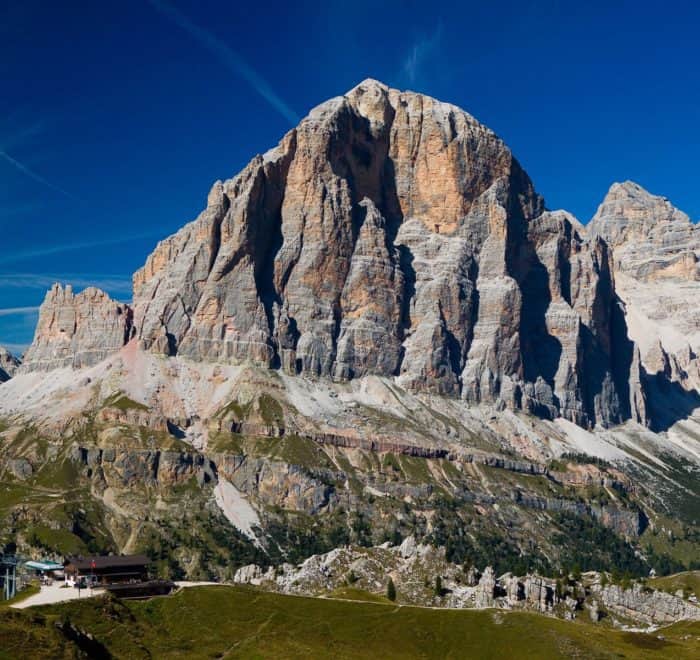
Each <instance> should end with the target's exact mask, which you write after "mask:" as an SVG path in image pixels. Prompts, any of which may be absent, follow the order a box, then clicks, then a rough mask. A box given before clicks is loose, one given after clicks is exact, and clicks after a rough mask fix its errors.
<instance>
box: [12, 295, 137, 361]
mask: <svg viewBox="0 0 700 660" xmlns="http://www.w3.org/2000/svg"><path fill="white" fill-rule="evenodd" d="M131 323H132V312H131V309H130V307H129V306H128V305H125V304H122V303H118V302H116V301H114V300H112V299H111V298H110V297H109V295H107V294H106V293H105V292H104V291H102V290H100V289H97V288H95V287H88V288H87V289H84V290H83V291H81V292H80V293H77V294H76V293H74V292H73V287H72V286H71V285H70V284H68V285H66V286H65V287H63V286H62V285H60V284H58V283H57V284H54V285H53V287H52V288H51V289H49V291H48V292H47V294H46V297H45V299H44V302H43V303H42V305H41V307H40V309H39V321H38V323H37V327H36V331H35V334H34V341H33V342H32V345H31V346H30V347H29V349H28V350H27V352H26V354H25V356H24V362H23V364H22V367H21V371H22V372H26V371H48V370H51V369H58V368H61V367H75V368H80V367H86V366H91V365H93V364H96V363H97V362H100V361H101V360H104V359H105V358H106V357H107V356H109V355H110V354H112V353H114V352H115V351H118V350H119V349H120V348H121V347H122V346H124V344H125V343H126V341H127V340H128V338H129V334H130V332H131V327H132V326H131Z"/></svg>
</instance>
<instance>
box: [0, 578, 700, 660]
mask: <svg viewBox="0 0 700 660" xmlns="http://www.w3.org/2000/svg"><path fill="white" fill-rule="evenodd" d="M66 621H70V622H71V624H72V625H73V626H74V627H75V628H78V629H80V630H81V631H84V632H89V633H92V634H93V635H94V639H95V641H96V642H97V644H98V645H102V647H103V648H104V650H105V651H106V652H107V653H109V654H110V655H111V657H114V658H130V659H131V658H134V659H135V658H146V657H158V658H193V659H196V658H217V657H219V658H220V657H227V658H239V657H240V658H308V657H314V658H326V657H332V658H334V659H335V660H341V659H352V658H380V657H381V658H470V657H473V658H569V657H581V658H583V657H585V658H668V657H673V658H674V659H676V660H681V659H682V658H697V657H698V653H700V624H698V623H694V624H690V623H682V624H677V625H675V626H672V627H670V628H666V629H664V631H663V635H664V637H665V639H663V640H662V639H659V638H658V637H657V636H655V635H643V634H637V633H624V632H619V631H615V630H611V629H610V628H605V627H603V626H600V625H599V626H594V625H593V624H590V623H585V622H584V621H580V622H565V621H560V620H557V619H552V618H549V617H544V616H540V615H537V614H529V613H517V612H502V611H495V610H491V611H454V610H432V609H420V608H414V607H397V606H395V605H394V604H380V603H361V602H358V603H352V602H343V601H333V600H327V599H313V598H297V597H291V596H280V595H278V594H272V593H265V592H261V591H256V590H254V589H251V588H243V587H201V588H191V589H185V590H183V591H181V592H179V593H177V594H175V595H174V596H171V597H166V598H158V599H153V600H151V601H145V602H130V603H126V604H122V603H119V602H115V601H110V600H107V599H97V600H85V601H73V602H70V603H65V604H63V605H60V606H51V607H42V608H34V609H32V610H28V611H23V612H17V611H10V612H8V611H7V610H5V611H0V658H2V659H3V660H4V658H17V657H32V658H62V657H70V653H71V651H72V650H73V649H74V648H75V646H73V645H76V644H79V643H80V642H79V641H78V642H75V641H67V640H66V638H65V635H64V633H62V632H61V631H60V630H59V629H58V628H57V627H56V623H57V622H66ZM94 653H95V651H94V648H93V657H94ZM103 657H109V656H108V655H106V654H105V655H104V656H103Z"/></svg>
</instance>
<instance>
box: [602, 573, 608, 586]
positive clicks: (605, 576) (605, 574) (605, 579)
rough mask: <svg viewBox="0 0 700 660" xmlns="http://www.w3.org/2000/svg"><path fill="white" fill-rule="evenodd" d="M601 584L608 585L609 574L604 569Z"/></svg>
mask: <svg viewBox="0 0 700 660" xmlns="http://www.w3.org/2000/svg"><path fill="white" fill-rule="evenodd" d="M600 586H601V587H607V586H608V574H607V573H606V572H605V571H603V572H602V573H601V575H600Z"/></svg>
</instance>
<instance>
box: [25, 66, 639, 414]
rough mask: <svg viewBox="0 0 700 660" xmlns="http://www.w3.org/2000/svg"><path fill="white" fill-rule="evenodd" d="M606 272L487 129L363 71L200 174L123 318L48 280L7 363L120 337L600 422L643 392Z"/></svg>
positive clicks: (575, 226) (98, 347) (49, 357)
mask: <svg viewBox="0 0 700 660" xmlns="http://www.w3.org/2000/svg"><path fill="white" fill-rule="evenodd" d="M611 203H612V202H611ZM611 273H612V262H611V255H610V253H609V250H608V247H607V244H606V243H605V242H604V241H602V240H601V239H600V238H597V237H595V236H594V237H593V238H592V239H588V238H587V237H586V232H585V231H584V230H583V228H582V227H581V225H580V223H578V221H576V220H575V218H573V216H571V215H570V214H568V213H566V212H564V211H558V212H553V213H551V212H547V211H545V209H544V203H543V199H542V197H541V196H540V195H538V194H537V192H536V191H535V189H534V186H533V184H532V182H531V180H530V179H529V177H528V176H527V174H526V173H525V171H524V170H523V169H522V168H521V166H520V164H519V163H518V161H517V160H516V159H515V158H514V157H513V155H512V153H511V151H510V150H509V149H508V147H507V146H506V145H505V144H504V143H503V141H502V140H501V139H500V138H498V136H496V135H495V133H493V131H491V130H490V129H488V128H487V127H485V126H484V125H482V124H480V123H479V122H478V121H477V120H476V119H474V118H473V117H472V116H471V115H469V114H467V113H466V112H464V111H463V110H461V109H460V108H457V107H456V106H453V105H450V104H447V103H442V102H440V101H438V100H436V99H433V98H431V97H429V96H425V95H422V94H417V93H414V92H404V91H400V90H396V89H392V88H389V87H387V86H386V85H383V84H382V83H379V82H377V81H375V80H371V79H370V80H365V81H363V82H362V83H360V84H359V85H357V86H356V87H354V88H353V89H351V90H350V91H349V92H347V94H345V95H343V96H339V97H336V98H333V99H330V100H329V101H326V102H325V103H322V104H321V105H319V106H317V107H316V108H314V109H313V110H311V112H310V113H309V114H308V116H307V117H306V118H304V119H303V120H302V121H301V122H300V124H299V125H298V126H297V127H296V128H294V129H292V130H291V131H289V132H288V133H287V134H286V135H285V136H284V137H283V138H282V140H281V141H280V142H279V144H278V145H277V146H276V147H274V148H273V149H271V150H269V151H268V152H266V153H265V154H264V155H261V156H256V157H255V158H253V159H252V160H251V161H250V163H249V164H248V165H247V166H246V167H245V168H244V169H243V170H242V171H241V172H240V173H239V174H237V175H236V176H235V177H233V178H231V179H228V180H225V181H217V182H215V183H214V185H213V186H212V188H211V190H210V191H209V194H208V197H207V204H206V208H205V209H204V210H203V211H202V213H201V214H200V215H199V217H198V218H197V219H196V220H194V221H193V222H191V223H189V224H187V225H185V226H184V227H183V228H182V229H181V230H180V231H179V232H177V233H176V234H174V235H172V236H170V237H168V238H166V239H165V240H163V241H161V242H160V243H159V244H158V246H157V247H156V249H155V250H154V252H153V253H152V254H151V255H150V256H149V257H148V259H147V261H146V264H145V265H144V267H143V268H141V269H140V270H139V271H138V272H137V273H135V275H134V313H133V323H132V319H131V310H130V309H129V308H128V307H127V306H121V305H119V304H118V303H115V302H114V301H112V300H110V299H109V298H108V296H106V294H104V293H102V292H98V291H97V290H94V289H89V290H86V291H84V292H82V293H81V294H77V295H75V294H73V292H72V291H71V290H70V289H66V290H63V289H61V288H60V287H55V288H54V289H52V291H51V292H50V293H49V295H48V296H47V300H46V301H45V303H44V305H43V306H42V312H41V318H40V321H39V327H38V328H37V336H36V338H35V341H34V344H33V345H32V347H31V349H30V350H29V352H28V354H27V364H26V365H25V366H24V367H23V369H26V370H34V369H47V368H54V367H57V366H68V365H71V366H83V365H86V364H92V363H94V362H95V361H96V360H99V359H102V358H103V357H105V356H106V355H108V354H109V352H110V351H114V350H117V349H118V348H119V347H121V346H122V345H123V344H124V342H125V341H126V339H127V338H128V337H130V336H131V335H132V333H133V334H134V336H135V337H136V338H137V341H138V346H139V347H140V349H141V350H147V351H153V352H157V353H160V354H164V355H181V356H184V357H187V358H190V359H193V360H198V361H209V362H222V363H233V364H241V363H253V364H256V365H260V366H264V367H270V368H281V369H283V370H284V371H286V372H287V373H289V374H293V375H297V374H300V375H304V376H307V377H312V378H317V377H322V378H329V379H334V380H340V381H345V380H350V379H354V378H362V377H364V376H368V375H378V376H383V377H387V378H394V379H395V380H396V382H397V384H399V385H400V386H402V387H405V388H407V389H408V390H413V391H422V392H428V393H439V394H444V395H449V396H452V397H460V398H462V399H464V400H465V401H467V402H469V403H485V404H489V405H495V406H497V407H509V408H514V409H524V410H528V411H530V412H533V413H536V414H540V415H544V416H547V417H554V416H557V415H562V416H564V417H566V418H568V419H570V420H572V421H574V422H576V423H577V424H582V425H592V424H596V423H601V424H604V425H609V424H612V423H616V422H619V421H621V420H623V419H626V418H628V417H630V416H635V414H634V413H633V412H632V411H633V410H638V409H640V408H639V406H634V405H633V404H632V402H633V401H639V400H641V397H642V393H641V392H640V391H639V388H640V387H641V385H640V384H639V379H638V378H637V377H633V378H632V379H631V380H630V373H632V372H633V371H634V370H635V368H634V366H633V360H634V351H633V349H632V345H631V343H630V342H628V340H627V333H626V327H625V321H624V317H623V316H622V314H621V312H620V311H619V310H618V307H617V299H616V295H615V289H614V282H613V279H612V274H611ZM640 421H644V420H643V419H640Z"/></svg>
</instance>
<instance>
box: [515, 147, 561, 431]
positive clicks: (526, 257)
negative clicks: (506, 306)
mask: <svg viewBox="0 0 700 660" xmlns="http://www.w3.org/2000/svg"><path fill="white" fill-rule="evenodd" d="M531 186H532V184H531V182H530V180H529V177H528V176H527V174H526V173H525V172H524V170H522V168H521V167H520V165H519V164H518V163H517V161H516V160H515V159H514V160H513V167H512V171H511V174H510V190H509V200H508V216H509V227H508V239H507V240H508V244H507V246H506V267H507V269H508V273H509V274H510V275H511V277H513V278H514V279H515V281H516V282H517V283H518V287H519V288H520V293H521V296H522V302H521V310H520V327H519V334H520V351H521V355H522V362H523V377H524V380H525V381H526V382H529V383H533V384H534V383H537V381H538V380H539V379H542V380H544V382H545V383H547V385H548V386H549V388H550V389H551V400H547V399H548V398H549V397H547V398H545V399H540V398H539V396H538V395H539V394H540V393H539V392H535V398H534V399H533V400H532V402H531V406H532V408H531V411H532V412H533V413H534V414H536V415H538V416H541V417H547V418H551V417H553V416H554V415H556V411H557V409H558V408H559V400H558V399H557V397H556V395H555V394H554V377H555V375H556V373H557V369H558V367H559V360H560V358H561V353H562V345H561V342H560V341H559V340H558V339H557V338H556V337H555V336H554V335H552V334H551V333H550V332H549V331H548V329H547V323H546V313H547V309H548V308H549V305H550V303H551V302H552V296H551V293H550V290H549V273H548V272H547V268H546V266H545V265H544V264H543V263H542V261H541V260H540V258H539V256H538V255H537V251H536V250H535V245H534V244H533V243H532V241H531V239H530V236H529V235H528V224H529V219H528V216H529V215H532V216H533V217H534V213H536V211H533V210H529V211H528V210H527V209H524V208H523V204H522V200H523V199H526V198H527V196H528V193H529V191H531ZM530 194H531V193H530Z"/></svg>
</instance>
